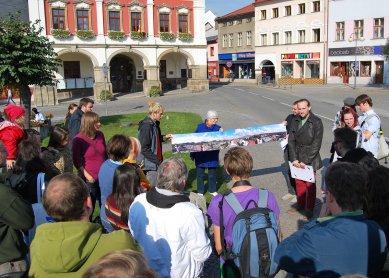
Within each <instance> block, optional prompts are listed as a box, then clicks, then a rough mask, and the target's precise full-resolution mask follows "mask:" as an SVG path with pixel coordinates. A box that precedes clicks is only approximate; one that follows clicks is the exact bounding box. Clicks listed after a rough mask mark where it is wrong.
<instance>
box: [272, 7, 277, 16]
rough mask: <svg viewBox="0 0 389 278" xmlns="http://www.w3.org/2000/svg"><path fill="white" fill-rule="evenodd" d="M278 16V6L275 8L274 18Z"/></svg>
mask: <svg viewBox="0 0 389 278" xmlns="http://www.w3.org/2000/svg"><path fill="white" fill-rule="evenodd" d="M277 17H278V8H273V18H277Z"/></svg>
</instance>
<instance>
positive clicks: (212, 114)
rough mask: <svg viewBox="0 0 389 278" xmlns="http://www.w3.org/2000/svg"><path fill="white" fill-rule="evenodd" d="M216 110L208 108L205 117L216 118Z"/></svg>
mask: <svg viewBox="0 0 389 278" xmlns="http://www.w3.org/2000/svg"><path fill="white" fill-rule="evenodd" d="M218 117H219V116H218V115H217V112H216V111H215V110H209V111H208V112H207V118H218Z"/></svg>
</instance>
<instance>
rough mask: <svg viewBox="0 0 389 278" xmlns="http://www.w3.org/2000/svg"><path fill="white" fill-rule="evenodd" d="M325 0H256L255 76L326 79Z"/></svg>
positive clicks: (285, 79)
mask: <svg viewBox="0 0 389 278" xmlns="http://www.w3.org/2000/svg"><path fill="white" fill-rule="evenodd" d="M326 2H327V1H326V0H313V1H312V0H303V1H301V0H290V1H279V0H256V1H255V3H254V5H255V69H256V75H257V77H258V78H262V79H265V78H267V80H276V81H280V83H281V84H282V83H287V84H290V83H292V84H323V83H324V82H325V80H326V76H325V73H326V69H325V65H326V63H325V57H326V55H325V53H326V28H325V27H326Z"/></svg>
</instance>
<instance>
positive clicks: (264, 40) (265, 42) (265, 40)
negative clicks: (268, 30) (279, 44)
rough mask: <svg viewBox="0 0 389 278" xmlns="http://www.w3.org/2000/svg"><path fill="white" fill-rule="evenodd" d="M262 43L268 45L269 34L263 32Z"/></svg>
mask: <svg viewBox="0 0 389 278" xmlns="http://www.w3.org/2000/svg"><path fill="white" fill-rule="evenodd" d="M261 45H262V46H266V45H267V34H261Z"/></svg>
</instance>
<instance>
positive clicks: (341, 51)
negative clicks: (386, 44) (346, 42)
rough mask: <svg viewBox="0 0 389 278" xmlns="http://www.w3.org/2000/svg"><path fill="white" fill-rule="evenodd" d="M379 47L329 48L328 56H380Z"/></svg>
mask: <svg viewBox="0 0 389 278" xmlns="http://www.w3.org/2000/svg"><path fill="white" fill-rule="evenodd" d="M381 54H382V50H381V46H358V47H356V48H355V47H344V48H330V49H329V50H328V56H352V55H361V56H363V55H381Z"/></svg>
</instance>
